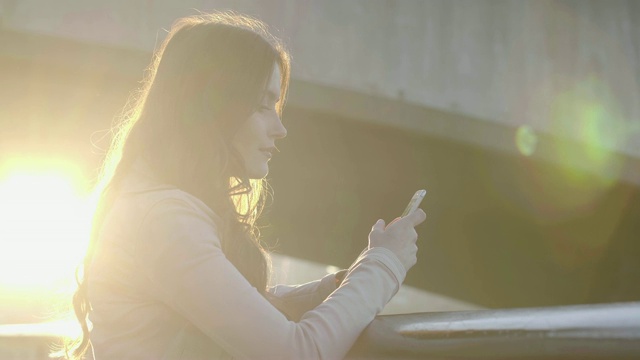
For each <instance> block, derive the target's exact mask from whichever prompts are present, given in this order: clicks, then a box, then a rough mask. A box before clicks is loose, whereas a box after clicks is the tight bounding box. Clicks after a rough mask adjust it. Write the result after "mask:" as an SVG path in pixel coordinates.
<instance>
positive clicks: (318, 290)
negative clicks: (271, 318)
mask: <svg viewBox="0 0 640 360" xmlns="http://www.w3.org/2000/svg"><path fill="white" fill-rule="evenodd" d="M346 271H347V270H340V271H338V272H336V273H332V274H328V275H325V276H324V277H323V278H322V279H319V280H315V281H312V282H308V283H306V284H302V285H276V286H273V287H270V288H269V289H267V293H266V295H265V296H266V298H267V300H269V302H270V303H271V304H272V305H273V306H275V307H276V308H277V309H278V310H280V311H281V312H282V313H283V314H284V315H285V316H286V317H287V319H289V320H293V321H298V320H300V318H301V317H302V315H304V313H306V312H307V311H309V310H311V309H314V308H315V307H316V306H318V305H320V304H321V303H322V302H323V301H324V300H325V299H326V298H327V296H329V295H330V294H331V293H332V292H334V291H335V290H336V289H337V288H338V286H340V283H341V282H342V279H344V276H345V275H346Z"/></svg>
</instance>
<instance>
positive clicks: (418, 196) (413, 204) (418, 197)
mask: <svg viewBox="0 0 640 360" xmlns="http://www.w3.org/2000/svg"><path fill="white" fill-rule="evenodd" d="M426 194H427V190H418V191H416V193H415V194H413V197H412V198H411V200H410V201H409V204H408V205H407V207H406V208H405V209H404V212H403V213H402V215H401V216H400V217H405V216H407V215H409V214H411V213H412V212H413V211H415V210H416V209H417V208H418V206H420V203H421V202H422V199H424V196H425V195H426Z"/></svg>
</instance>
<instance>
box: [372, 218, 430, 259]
mask: <svg viewBox="0 0 640 360" xmlns="http://www.w3.org/2000/svg"><path fill="white" fill-rule="evenodd" d="M426 218H427V215H426V214H425V213H424V211H422V209H417V210H416V211H414V212H412V213H411V214H409V215H407V216H405V217H403V218H396V219H395V220H393V221H392V222H391V223H390V224H389V225H388V226H385V223H384V220H382V219H380V220H378V221H377V222H376V223H375V224H374V225H373V227H372V228H371V233H369V248H373V247H377V246H380V247H384V248H387V249H389V250H391V251H392V252H393V253H394V254H396V256H397V257H398V259H400V262H402V264H403V265H404V268H405V269H406V270H407V271H409V269H410V268H411V267H412V266H413V265H415V264H416V262H417V261H418V259H417V257H416V254H417V252H418V246H417V245H416V240H418V233H416V230H415V227H416V226H418V225H419V224H421V223H422V222H423V221H424V220H425V219H426Z"/></svg>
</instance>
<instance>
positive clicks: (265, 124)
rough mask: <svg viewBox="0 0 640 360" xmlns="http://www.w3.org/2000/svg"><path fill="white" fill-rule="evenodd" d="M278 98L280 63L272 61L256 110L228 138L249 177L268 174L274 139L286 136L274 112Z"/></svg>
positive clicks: (259, 177) (273, 152) (261, 176)
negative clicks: (271, 68) (264, 88)
mask: <svg viewBox="0 0 640 360" xmlns="http://www.w3.org/2000/svg"><path fill="white" fill-rule="evenodd" d="M279 99H280V67H279V66H278V64H275V65H274V68H273V72H272V74H271V78H270V79H269V84H268V85H267V91H266V93H265V94H264V96H263V97H262V99H261V102H260V106H259V108H258V110H257V111H256V112H254V113H253V114H252V115H251V116H250V117H249V119H247V120H246V121H244V122H243V123H242V124H241V125H240V128H239V129H238V131H237V132H236V134H235V136H234V137H233V140H232V141H231V143H232V144H233V146H234V147H235V149H236V151H238V152H239V153H240V156H241V157H242V159H243V160H244V165H245V170H246V173H247V175H248V176H249V178H251V179H261V178H264V177H265V176H267V174H268V173H269V164H268V162H269V160H271V157H272V156H273V155H274V154H275V153H276V151H277V150H276V147H275V141H276V140H277V139H282V138H283V137H285V136H287V129H285V127H284V125H282V121H280V116H279V115H278V113H277V112H276V104H277V103H278V101H279Z"/></svg>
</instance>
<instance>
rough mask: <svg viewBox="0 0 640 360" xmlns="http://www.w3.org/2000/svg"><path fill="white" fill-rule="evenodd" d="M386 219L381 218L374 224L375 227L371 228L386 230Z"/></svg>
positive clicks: (373, 229)
mask: <svg viewBox="0 0 640 360" xmlns="http://www.w3.org/2000/svg"><path fill="white" fill-rule="evenodd" d="M384 227H385V224H384V220H382V219H380V220H378V221H376V223H375V224H373V227H372V228H371V230H372V231H384Z"/></svg>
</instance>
